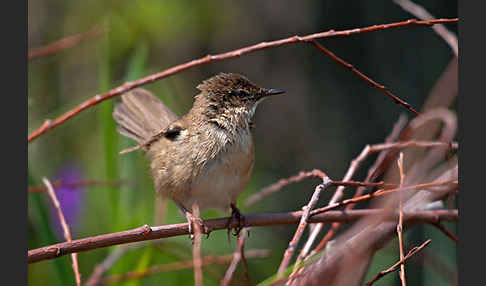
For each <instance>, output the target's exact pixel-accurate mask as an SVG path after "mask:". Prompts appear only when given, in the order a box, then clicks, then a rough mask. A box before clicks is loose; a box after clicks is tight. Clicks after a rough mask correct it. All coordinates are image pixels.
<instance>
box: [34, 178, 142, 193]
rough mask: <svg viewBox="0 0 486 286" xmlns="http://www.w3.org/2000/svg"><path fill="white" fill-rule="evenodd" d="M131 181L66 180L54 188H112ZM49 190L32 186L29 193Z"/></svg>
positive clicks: (55, 183)
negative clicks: (104, 186)
mask: <svg viewBox="0 0 486 286" xmlns="http://www.w3.org/2000/svg"><path fill="white" fill-rule="evenodd" d="M132 182H133V181H131V180H124V179H121V180H110V181H99V180H80V181H64V180H57V181H55V182H54V183H53V184H52V186H53V187H54V188H60V187H68V188H79V187H92V186H103V185H106V186H112V187H117V186H120V185H123V184H129V183H132ZM46 190H47V188H46V186H41V185H39V186H30V187H29V188H28V191H29V193H40V192H45V191H46Z"/></svg>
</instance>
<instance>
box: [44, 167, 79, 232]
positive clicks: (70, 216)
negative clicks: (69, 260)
mask: <svg viewBox="0 0 486 286" xmlns="http://www.w3.org/2000/svg"><path fill="white" fill-rule="evenodd" d="M55 177H56V180H55V181H51V182H52V184H53V185H54V192H55V193H56V197H57V200H58V201H59V204H60V205H61V210H62V213H63V214H64V218H65V220H66V223H67V224H68V226H69V229H70V231H71V236H74V235H75V234H76V231H77V227H78V222H79V215H80V210H81V206H82V204H83V187H80V186H79V184H73V183H78V182H79V181H81V180H82V172H81V170H80V169H79V168H77V167H76V166H75V165H73V164H65V165H64V167H63V168H61V170H60V171H59V172H58V175H57V176H55ZM58 180H60V182H61V185H60V186H59V187H56V185H57V184H56V181H58ZM51 206H52V207H51V222H52V224H53V227H54V229H55V232H56V235H57V237H58V239H59V240H65V238H64V231H63V229H62V226H61V222H60V220H59V216H58V213H57V210H56V209H55V207H54V206H53V205H52V204H51ZM73 239H74V237H73Z"/></svg>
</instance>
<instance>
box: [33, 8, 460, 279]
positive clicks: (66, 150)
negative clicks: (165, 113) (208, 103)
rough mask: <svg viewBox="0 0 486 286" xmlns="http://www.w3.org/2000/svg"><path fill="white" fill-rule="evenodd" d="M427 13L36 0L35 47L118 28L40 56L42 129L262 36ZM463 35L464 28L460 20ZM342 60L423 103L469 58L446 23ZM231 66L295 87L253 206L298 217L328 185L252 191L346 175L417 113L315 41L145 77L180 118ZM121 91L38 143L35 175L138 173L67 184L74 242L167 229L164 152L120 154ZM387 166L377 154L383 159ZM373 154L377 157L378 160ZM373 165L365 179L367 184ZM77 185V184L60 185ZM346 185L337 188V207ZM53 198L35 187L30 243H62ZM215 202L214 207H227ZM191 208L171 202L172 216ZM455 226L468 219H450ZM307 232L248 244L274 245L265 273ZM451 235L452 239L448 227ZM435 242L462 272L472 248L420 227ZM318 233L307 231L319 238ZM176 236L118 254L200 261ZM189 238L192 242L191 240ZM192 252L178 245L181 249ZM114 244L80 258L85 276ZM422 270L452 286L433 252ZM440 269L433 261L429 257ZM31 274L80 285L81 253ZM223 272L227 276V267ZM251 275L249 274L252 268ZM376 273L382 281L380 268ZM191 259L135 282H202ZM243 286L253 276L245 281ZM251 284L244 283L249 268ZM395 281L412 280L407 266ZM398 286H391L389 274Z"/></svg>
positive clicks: (219, 241)
mask: <svg viewBox="0 0 486 286" xmlns="http://www.w3.org/2000/svg"><path fill="white" fill-rule="evenodd" d="M415 2H416V3H417V4H421V5H423V6H424V8H426V9H427V10H428V11H429V12H430V13H432V14H433V15H434V16H435V17H436V18H453V17H457V2H455V1H415ZM410 18H414V17H413V16H411V15H409V14H408V13H407V12H405V11H403V10H402V9H401V8H400V7H399V6H397V5H396V4H394V3H393V2H392V1H359V2H358V1H306V2H303V1H302V2H293V1H281V2H276V1H269V2H262V3H261V2H260V1H245V2H236V1H211V2H209V1H200V2H195V1H177V2H175V1H173V2H169V1H92V0H90V1H82V2H79V1H35V2H29V6H28V46H29V48H34V47H39V46H43V45H45V44H47V43H50V42H53V41H56V40H58V39H60V38H62V37H65V36H68V35H73V34H77V33H80V32H84V31H87V30H89V29H91V28H93V27H95V26H99V25H107V26H108V27H109V31H108V32H107V33H105V34H103V35H102V36H100V37H97V38H92V39H89V40H87V41H84V42H83V43H81V44H80V45H78V46H76V47H74V48H72V49H69V50H66V51H63V52H60V53H58V54H56V55H53V56H50V57H45V58H41V59H36V60H32V61H30V62H29V64H28V102H27V104H28V131H29V134H30V132H32V131H33V130H35V129H37V128H38V127H39V126H40V125H41V124H42V123H43V121H44V119H46V118H51V119H53V118H55V117H57V116H59V115H61V114H62V113H64V112H66V111H67V110H69V109H71V108H73V107H74V106H76V105H77V104H79V103H80V102H82V101H84V100H86V99H88V98H90V97H92V96H94V95H95V94H97V93H101V92H106V91H108V90H109V89H111V88H114V87H117V86H119V85H121V84H123V83H124V82H125V81H127V80H134V79H138V78H141V77H143V76H146V75H149V74H152V73H155V72H157V71H160V70H163V69H166V68H169V67H171V66H174V65H177V64H180V63H183V62H186V61H189V60H192V59H195V58H199V57H201V56H204V55H206V54H208V53H211V54H215V53H220V52H225V51H229V50H233V49H237V48H240V47H243V46H248V45H251V44H255V43H259V42H262V41H270V40H276V39H280V38H286V37H289V36H293V35H301V36H302V35H306V34H311V33H316V32H322V31H327V30H329V29H334V30H344V29H352V28H358V27H365V26H371V25H375V24H384V23H391V22H398V21H403V20H407V19H410ZM447 27H448V28H449V29H450V30H452V31H453V32H456V33H457V24H451V25H447ZM320 43H321V44H323V45H324V46H325V47H327V48H328V49H330V50H331V51H333V52H334V53H336V55H338V56H340V57H341V58H343V59H345V60H346V61H348V62H350V63H352V64H353V65H354V66H355V67H356V68H358V69H359V70H360V71H361V72H363V73H364V74H366V75H368V76H370V77H371V78H372V79H374V80H375V81H377V82H379V83H381V84H383V85H385V86H386V87H387V88H388V89H389V90H390V91H391V92H392V93H394V94H395V95H397V96H399V97H400V98H402V99H404V100H405V101H407V102H408V103H410V104H411V105H412V106H413V107H415V108H416V109H417V110H420V107H421V105H422V104H423V102H424V101H425V99H426V97H427V94H428V92H429V91H430V89H431V88H432V86H433V85H434V83H435V82H436V80H437V78H438V77H439V76H440V74H441V73H442V72H443V70H444V69H445V67H446V66H447V64H448V63H449V61H450V60H451V58H452V56H453V53H452V51H451V49H450V48H449V46H448V45H447V44H446V43H445V42H444V41H443V39H441V38H440V37H439V36H438V35H437V34H436V33H435V32H434V31H433V30H432V29H431V28H428V27H404V28H398V29H389V30H384V31H377V32H371V33H366V34H357V35H353V36H349V37H340V38H332V39H324V40H320ZM218 72H236V73H241V74H244V75H246V76H247V77H248V78H249V79H251V80H252V81H254V82H255V83H257V84H260V85H262V86H268V87H274V88H281V89H284V90H286V91H287V94H286V96H280V97H275V98H272V99H270V100H267V101H265V102H264V103H263V104H261V105H260V106H259V108H258V110H257V113H256V115H255V125H256V128H255V130H254V140H255V144H256V158H257V160H256V164H255V169H254V174H253V177H252V180H251V182H250V184H249V185H248V187H247V189H246V191H245V192H244V193H243V194H242V195H241V197H240V200H239V205H240V206H241V209H242V211H243V212H251V213H253V212H284V211H290V210H296V209H300V208H301V207H302V206H303V205H304V204H306V203H307V201H308V200H309V198H310V196H311V194H312V192H313V189H314V186H315V184H316V183H318V181H317V180H308V181H305V182H302V183H299V184H295V185H290V186H288V187H287V188H285V189H284V191H282V192H280V193H278V194H274V195H272V196H271V197H269V198H266V199H264V200H262V201H260V202H258V203H257V204H255V205H254V206H252V207H251V208H245V207H244V205H243V202H244V199H245V198H246V197H248V196H249V195H250V194H252V193H254V192H256V191H258V190H259V189H261V188H262V187H265V186H267V185H269V184H271V183H273V182H275V181H277V180H278V179H280V178H283V177H288V176H291V175H294V174H297V173H298V172H299V171H301V170H312V169H314V168H318V169H321V170H323V171H325V172H326V173H327V174H328V175H329V176H330V177H331V178H334V179H340V178H342V177H343V176H344V173H345V171H346V170H347V168H348V165H349V163H350V161H351V160H352V159H353V158H355V157H356V156H357V155H358V154H359V153H360V152H361V150H362V149H363V148H364V146H365V145H366V144H373V143H380V142H383V141H384V139H385V137H386V136H387V135H388V133H389V132H390V130H391V128H392V126H393V124H394V123H395V122H396V120H397V119H398V117H399V115H400V114H402V113H406V114H407V116H408V117H409V118H411V117H412V116H413V115H412V114H411V113H409V112H407V111H406V109H405V108H404V107H403V106H399V105H396V104H394V103H393V102H392V101H391V100H390V99H389V98H387V97H385V95H384V94H383V93H382V92H380V91H379V90H377V89H375V88H373V87H371V86H369V85H368V84H367V83H366V82H364V81H363V80H362V79H360V78H358V77H357V76H356V75H354V74H353V73H351V72H350V71H349V70H347V69H345V68H344V67H343V66H341V65H338V64H337V63H336V62H334V61H332V60H330V59H329V58H328V57H327V56H325V55H324V54H323V53H321V52H319V51H318V50H317V49H315V48H313V47H312V46H310V45H306V44H293V45H288V46H283V47H278V48H273V49H267V50H263V51H259V52H256V53H252V54H248V55H245V56H242V57H241V58H237V59H231V60H226V61H222V62H217V63H210V64H208V65H204V66H199V67H196V68H192V69H190V70H187V71H184V72H182V73H179V74H176V75H174V76H171V77H169V78H166V79H163V80H161V81H158V82H155V83H153V84H150V85H147V86H144V88H147V89H149V90H151V91H153V92H154V93H155V94H157V95H158V96H159V97H160V98H161V99H162V100H163V101H164V102H165V103H166V104H167V105H168V106H169V107H171V108H172V109H173V110H174V111H175V112H176V113H177V114H179V115H182V114H184V113H185V112H187V110H188V109H189V108H190V107H191V104H192V98H193V96H194V95H196V94H197V90H196V89H195V86H196V85H197V84H199V83H200V82H201V81H202V80H204V79H206V78H208V77H210V76H212V75H214V74H216V73H218ZM114 102H115V101H114V100H110V101H105V102H103V103H101V104H99V105H97V106H95V107H93V108H90V109H88V110H87V111H85V112H82V113H81V114H80V115H79V116H76V117H74V118H73V119H71V120H69V121H68V122H66V123H65V124H63V125H61V126H59V127H58V128H56V129H54V130H52V131H50V132H48V133H46V135H44V136H42V137H40V138H38V139H36V140H35V141H33V142H32V143H30V144H29V146H28V173H29V182H28V184H29V185H39V184H41V178H42V177H43V176H46V177H48V178H49V179H51V180H53V181H54V180H55V179H57V178H64V179H66V178H73V179H97V180H107V179H110V180H111V179H129V180H131V182H132V183H131V184H125V185H123V186H121V187H90V188H82V189H76V190H66V191H65V193H64V194H65V195H61V193H60V194H59V196H60V199H61V204H63V207H64V208H65V209H64V211H65V212H66V216H67V219H68V223H69V224H70V225H71V228H72V233H73V237H74V238H81V237H86V236H91V235H96V234H102V233H109V232H114V231H120V230H125V229H129V228H133V227H137V226H140V225H143V224H145V223H147V224H153V222H154V220H153V213H154V210H153V208H154V192H153V185H152V182H151V178H150V176H149V173H148V162H147V161H146V160H145V158H144V157H143V156H142V155H141V154H138V153H136V152H135V153H130V154H126V155H122V156H119V155H118V152H119V151H120V150H121V149H123V148H126V147H129V146H132V145H133V143H132V142H131V141H129V140H128V139H126V138H123V137H121V136H120V135H118V133H117V132H116V130H115V124H114V122H113V120H112V117H111V112H112V109H113V103H114ZM369 161H372V160H369ZM367 163H368V164H370V163H371V162H367ZM366 167H367V165H365V166H364V167H363V168H362V171H361V172H359V173H358V176H356V177H355V179H356V180H359V179H363V176H364V175H365V171H366V170H367V169H366ZM58 191H59V192H61V191H62V190H58ZM331 194H332V192H329V193H328V194H324V195H323V196H322V198H321V200H320V202H319V204H321V205H322V204H325V203H326V202H327V200H328V199H329V197H330V196H331ZM50 206H51V203H50V202H49V200H47V196H46V195H45V194H30V195H29V206H28V212H29V213H28V215H29V218H28V219H29V232H28V238H29V244H28V248H29V249H32V248H37V247H41V246H44V245H48V244H52V243H55V242H57V241H62V240H64V238H63V237H62V234H61V232H59V231H57V225H56V221H57V219H56V216H55V215H54V213H53V212H52V211H51V209H50ZM218 216H219V214H218V213H216V212H213V211H208V212H206V213H203V217H205V218H209V217H218ZM182 221H184V218H183V217H182V215H180V214H179V212H178V210H177V208H176V207H175V206H174V205H173V204H172V203H169V214H168V217H167V223H175V222H182ZM448 227H449V228H453V227H455V226H454V225H448ZM294 231H295V227H290V226H288V227H287V226H286V227H266V228H253V229H252V230H251V236H250V238H249V239H248V245H247V249H251V248H270V249H272V255H271V257H270V258H267V259H262V260H250V261H249V266H250V270H251V277H252V281H253V282H254V283H256V282H260V281H262V280H264V279H265V278H267V277H269V276H271V275H272V274H273V273H275V271H276V269H277V267H278V264H279V262H280V260H281V257H282V254H283V251H284V249H285V248H286V246H287V244H288V241H289V239H290V238H291V236H292V235H293V232H294ZM434 235H436V237H435V236H434ZM433 236H434V239H433V243H432V244H431V245H430V247H428V250H429V251H430V252H431V253H435V254H436V255H437V257H438V258H439V259H440V261H442V262H443V263H444V264H445V265H446V266H447V267H449V268H450V269H452V270H453V271H455V270H456V248H455V245H454V244H453V243H451V241H450V240H448V238H447V237H445V236H443V235H440V234H438V235H437V231H435V230H433V229H432V230H431V229H430V228H429V227H417V228H415V229H414V230H413V231H411V232H409V233H407V235H406V236H405V238H406V239H407V240H408V241H409V242H410V244H413V245H415V244H417V243H415V242H421V241H423V240H424V238H430V237H433ZM304 238H305V237H304ZM166 241H167V243H166V246H164V244H162V245H161V247H160V248H155V247H149V248H144V249H139V250H135V251H133V252H130V253H128V254H127V255H126V256H124V257H123V258H122V259H121V260H120V261H119V262H118V263H116V264H115V266H114V267H113V269H112V270H111V271H110V273H123V272H127V271H131V270H134V269H144V268H146V267H148V266H150V265H153V264H158V263H167V262H170V261H179V260H182V259H188V258H190V257H191V251H190V241H189V240H188V239H187V237H178V238H173V239H167V240H166ZM174 245H176V246H177V247H175V246H174ZM395 245H396V243H393V242H392V243H390V244H389V245H387V247H385V248H384V249H383V250H382V251H380V252H378V254H377V255H376V256H375V259H374V260H373V262H372V264H371V266H370V270H369V272H370V273H369V274H368V275H374V274H375V273H376V272H378V271H379V270H382V269H384V268H386V267H388V266H389V265H392V264H393V263H394V262H395V261H396V260H397V257H398V250H397V249H396V247H395ZM234 246H235V241H234V239H233V240H232V241H231V243H228V242H227V238H226V234H225V233H224V232H214V233H212V234H211V237H210V239H208V240H203V252H204V253H206V254H210V253H219V254H223V253H230V252H232V251H233V249H234ZM176 248H177V249H179V248H180V251H178V252H177V253H174V252H175V251H174V249H176ZM113 249H114V248H113V247H112V248H105V249H98V250H94V251H90V252H85V253H81V254H80V255H79V263H80V271H81V273H82V275H83V278H84V280H85V279H87V278H88V277H89V275H90V274H91V272H92V270H93V268H94V266H95V265H96V264H97V263H99V262H101V261H102V260H103V259H104V258H105V257H106V255H108V254H109V253H110V252H111V251H112V250H113ZM411 261H412V262H410V263H409V265H407V281H408V282H409V283H410V284H411V285H412V284H413V285H444V284H447V283H449V282H450V280H449V279H448V278H447V275H444V272H443V271H442V272H441V271H437V270H435V269H434V267H428V266H427V265H425V264H424V263H422V262H420V261H414V260H411ZM424 265H425V267H424ZM211 269H214V272H215V273H216V274H214V275H213V276H211V275H206V276H205V283H206V284H208V285H213V284H214V285H216V284H218V281H219V279H220V277H221V276H220V275H221V273H224V271H225V270H226V266H214V267H211ZM28 271H29V272H28V273H29V284H32V285H65V284H72V283H73V281H74V280H73V274H72V270H71V266H70V260H69V257H68V256H65V257H63V258H59V259H56V260H51V261H45V262H40V263H36V264H32V265H29V269H28ZM218 275H219V276H218ZM237 275H240V277H242V276H241V272H240V271H239V272H238V273H237ZM367 277H369V276H367ZM192 279H193V275H192V271H191V270H185V271H178V272H171V273H164V274H159V275H156V276H153V277H150V278H146V279H142V280H137V281H132V282H129V283H128V284H130V283H131V284H144V285H152V284H154V283H155V282H159V281H160V282H161V281H164V282H166V283H168V284H172V283H185V284H190V283H192ZM235 280H236V281H235V283H236V284H237V283H238V282H239V281H238V279H235ZM240 280H241V279H240ZM380 283H381V285H399V281H398V278H397V276H396V275H389V276H387V277H385V278H384V279H382V281H380ZM387 283H388V284H387Z"/></svg>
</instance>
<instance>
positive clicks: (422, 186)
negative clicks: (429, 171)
mask: <svg viewBox="0 0 486 286" xmlns="http://www.w3.org/2000/svg"><path fill="white" fill-rule="evenodd" d="M447 185H451V186H452V187H453V189H456V188H457V185H458V181H457V180H453V181H444V182H434V183H426V184H418V185H413V186H408V187H402V188H396V189H390V190H378V191H376V192H374V193H371V194H366V195H362V196H359V197H353V198H351V199H347V200H344V201H340V202H337V203H334V204H331V205H327V206H325V207H322V208H317V209H315V210H313V211H311V215H316V214H320V213H323V212H327V211H329V210H333V209H336V208H339V207H341V206H345V205H349V204H355V203H358V202H362V201H366V200H369V199H371V198H377V197H381V196H385V195H389V194H391V193H395V192H401V191H413V190H421V189H427V188H432V187H439V186H447Z"/></svg>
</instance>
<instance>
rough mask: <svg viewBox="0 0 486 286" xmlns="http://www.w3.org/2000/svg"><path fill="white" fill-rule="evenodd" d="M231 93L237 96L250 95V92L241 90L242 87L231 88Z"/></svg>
mask: <svg viewBox="0 0 486 286" xmlns="http://www.w3.org/2000/svg"><path fill="white" fill-rule="evenodd" d="M229 94H231V95H236V96H240V97H245V96H248V93H246V91H244V90H241V89H236V90H230V91H229Z"/></svg>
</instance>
